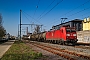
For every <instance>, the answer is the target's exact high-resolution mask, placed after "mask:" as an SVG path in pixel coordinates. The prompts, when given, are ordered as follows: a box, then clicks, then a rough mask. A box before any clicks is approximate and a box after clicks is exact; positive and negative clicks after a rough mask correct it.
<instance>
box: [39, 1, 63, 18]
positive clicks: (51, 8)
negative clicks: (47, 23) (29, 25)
mask: <svg viewBox="0 0 90 60" xmlns="http://www.w3.org/2000/svg"><path fill="white" fill-rule="evenodd" d="M62 1H63V0H61V1H60V2H58V3H57V4H56V5H54V6H53V7H52V8H51V9H50V10H49V11H48V12H46V13H45V14H44V15H43V16H41V17H40V18H39V20H40V19H41V18H43V17H44V16H45V15H47V14H48V13H49V12H50V11H52V10H53V9H54V8H55V7H56V6H57V5H58V4H60V3H61V2H62Z"/></svg>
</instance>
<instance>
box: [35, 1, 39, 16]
mask: <svg viewBox="0 0 90 60" xmlns="http://www.w3.org/2000/svg"><path fill="white" fill-rule="evenodd" d="M39 2H40V0H38V3H37V6H36V9H35V12H34V15H33V17H34V16H35V14H36V11H37V9H38V5H39Z"/></svg>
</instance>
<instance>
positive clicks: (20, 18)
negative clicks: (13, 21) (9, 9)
mask: <svg viewBox="0 0 90 60" xmlns="http://www.w3.org/2000/svg"><path fill="white" fill-rule="evenodd" d="M21 12H22V10H20V40H21Z"/></svg>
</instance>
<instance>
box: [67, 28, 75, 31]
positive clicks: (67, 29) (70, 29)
mask: <svg viewBox="0 0 90 60" xmlns="http://www.w3.org/2000/svg"><path fill="white" fill-rule="evenodd" d="M66 31H67V32H76V30H75V29H69V28H68V29H66Z"/></svg>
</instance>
